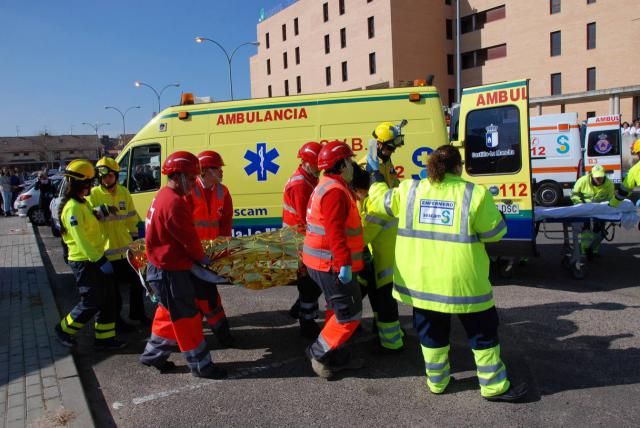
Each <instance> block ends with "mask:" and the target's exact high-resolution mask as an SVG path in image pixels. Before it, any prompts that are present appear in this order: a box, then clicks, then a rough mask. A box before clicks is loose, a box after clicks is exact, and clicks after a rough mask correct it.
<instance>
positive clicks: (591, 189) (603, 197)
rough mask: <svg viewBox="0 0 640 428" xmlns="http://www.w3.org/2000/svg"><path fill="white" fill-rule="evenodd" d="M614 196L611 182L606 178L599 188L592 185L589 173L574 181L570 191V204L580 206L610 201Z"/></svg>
mask: <svg viewBox="0 0 640 428" xmlns="http://www.w3.org/2000/svg"><path fill="white" fill-rule="evenodd" d="M614 194H615V190H614V188H613V182H612V181H611V180H609V179H608V178H607V177H605V178H604V181H603V182H602V184H601V185H600V186H596V185H595V184H593V181H592V180H591V173H589V174H587V175H584V176H582V177H580V178H579V179H578V181H576V184H575V185H574V186H573V190H572V191H571V202H573V203H574V204H580V203H582V202H605V201H609V200H611V198H613V196H614Z"/></svg>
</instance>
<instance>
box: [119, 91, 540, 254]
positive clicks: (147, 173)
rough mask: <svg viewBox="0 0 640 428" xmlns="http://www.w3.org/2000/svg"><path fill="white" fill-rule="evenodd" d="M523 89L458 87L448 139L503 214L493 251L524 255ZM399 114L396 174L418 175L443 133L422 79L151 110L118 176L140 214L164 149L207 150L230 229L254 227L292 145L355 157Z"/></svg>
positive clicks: (292, 164)
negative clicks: (323, 146) (502, 232)
mask: <svg viewBox="0 0 640 428" xmlns="http://www.w3.org/2000/svg"><path fill="white" fill-rule="evenodd" d="M527 94H528V84H527V81H515V82H506V83H501V84H496V85H488V86H483V87H476V88H468V89H465V90H464V91H463V96H462V102H461V109H460V111H459V117H457V118H456V124H455V129H456V130H457V134H458V135H456V136H455V138H453V140H454V141H452V143H453V144H454V145H455V146H457V147H459V148H460V150H461V151H462V152H463V158H464V159H465V173H464V174H465V178H466V179H468V180H469V181H472V182H474V183H478V184H482V185H485V186H486V187H487V188H488V189H489V190H490V191H491V193H492V194H493V196H494V198H495V200H496V204H497V205H498V208H499V209H500V210H501V211H502V212H503V213H504V215H505V217H506V220H507V224H508V230H509V231H508V233H507V236H506V238H505V240H504V244H501V246H500V247H496V248H494V249H493V251H492V253H493V254H495V255H509V256H518V255H529V254H531V252H532V250H533V248H534V247H533V242H534V234H533V202H532V193H531V160H530V155H529V116H528V97H527ZM185 98H188V97H185ZM403 119H406V120H407V121H408V124H407V125H406V126H405V127H404V128H403V132H404V135H405V145H404V146H403V147H401V148H399V149H398V150H396V152H395V153H394V155H393V162H394V165H395V167H396V170H397V173H398V178H400V179H401V180H402V179H407V178H413V179H421V178H425V177H426V175H427V172H426V169H425V162H426V157H427V155H428V154H429V153H431V152H432V151H433V149H435V148H437V147H439V146H441V145H443V144H447V143H448V142H449V139H448V136H447V126H446V123H445V118H444V113H443V109H442V102H441V100H440V96H439V94H438V92H437V89H436V88H435V87H432V86H413V87H406V88H393V89H381V90H367V91H350V92H335V93H327V94H313V95H300V96H293V97H282V98H266V99H249V100H241V101H228V102H216V103H206V104H190V103H188V102H183V105H178V106H173V107H170V108H168V109H166V110H164V111H163V112H161V113H160V114H159V115H157V116H156V117H155V118H154V119H153V120H151V122H149V123H148V124H147V125H146V126H145V127H144V128H143V129H142V130H140V132H138V134H137V135H136V136H135V137H134V138H133V140H132V141H131V142H130V143H129V144H128V145H127V146H126V147H125V149H124V150H123V151H122V152H121V153H120V155H119V156H118V158H117V160H118V162H119V164H120V167H121V172H120V177H119V180H120V183H121V184H123V185H124V186H126V187H127V188H128V189H129V190H130V192H131V195H132V197H133V200H134V203H135V205H136V208H137V210H138V212H139V214H140V216H141V217H142V218H144V217H146V212H147V209H148V207H149V205H150V203H151V200H152V199H153V197H154V195H155V193H156V192H157V191H158V189H160V187H161V186H163V185H164V184H165V182H166V177H164V176H162V175H161V173H160V169H161V165H162V161H163V160H164V159H165V158H166V156H167V155H168V154H169V153H172V152H174V151H177V150H188V151H190V152H192V153H194V154H197V153H199V152H201V151H203V150H215V151H217V152H218V153H220V154H221V155H222V157H223V159H224V162H225V164H226V166H225V168H224V183H225V184H226V185H227V186H228V188H229V191H230V193H231V195H232V197H233V204H234V219H233V236H243V235H250V234H255V233H261V232H264V231H270V230H274V229H277V228H280V227H281V226H282V191H283V189H284V186H285V183H286V182H287V179H288V178H289V177H290V176H291V174H292V173H293V172H294V170H295V169H296V167H297V166H298V163H299V160H298V159H297V157H296V156H297V152H298V149H299V148H300V146H301V145H302V144H304V143H306V142H308V141H318V142H328V141H333V140H341V141H345V142H346V143H348V144H349V145H350V146H351V147H352V149H353V151H354V152H355V155H356V159H360V158H362V157H363V156H364V155H365V151H366V150H367V148H368V141H369V140H370V139H371V132H372V131H373V129H374V128H375V127H376V125H378V124H379V123H380V122H386V121H389V122H393V123H398V122H400V121H401V120H403ZM452 125H453V122H452Z"/></svg>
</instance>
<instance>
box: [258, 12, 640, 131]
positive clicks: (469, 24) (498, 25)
mask: <svg viewBox="0 0 640 428" xmlns="http://www.w3.org/2000/svg"><path fill="white" fill-rule="evenodd" d="M283 5H284V6H286V7H280V8H278V9H275V10H273V11H270V12H268V13H267V14H266V15H265V16H264V19H262V20H261V22H259V23H258V25H257V40H258V41H259V42H260V46H259V48H258V52H257V54H256V55H254V56H253V57H252V58H251V62H250V67H251V95H252V97H254V98H261V97H269V96H283V95H295V94H299V93H314V92H332V91H342V90H355V89H364V88H380V87H395V86H400V85H402V84H404V82H407V81H412V80H414V79H418V78H425V77H426V76H427V75H429V74H433V75H434V76H435V85H436V86H437V87H438V88H439V90H440V94H441V96H442V100H443V102H444V103H451V102H453V101H454V100H455V30H456V28H455V0H324V1H323V0H288V1H286V2H284V3H283ZM460 9H461V14H460V15H461V24H460V30H461V38H460V42H461V53H462V54H461V66H462V67H461V68H462V75H461V78H462V86H463V87H468V86H474V85H479V84H484V83H492V82H498V81H504V80H513V79H519V78H529V79H530V98H531V106H532V113H533V114H542V113H555V112H561V111H567V112H569V111H575V112H578V114H579V116H580V117H581V118H584V117H586V116H589V115H595V114H598V115H600V114H608V113H621V114H622V116H623V119H626V120H630V119H631V118H632V117H633V118H635V117H638V116H639V115H640V81H638V77H637V76H640V61H638V60H637V59H636V58H634V54H633V52H634V49H635V47H634V43H635V42H637V41H638V40H640V1H638V0H536V1H535V2H532V1H521V0H460Z"/></svg>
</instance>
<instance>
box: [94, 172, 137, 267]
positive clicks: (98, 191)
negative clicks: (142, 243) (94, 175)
mask: <svg viewBox="0 0 640 428" xmlns="http://www.w3.org/2000/svg"><path fill="white" fill-rule="evenodd" d="M89 199H90V200H91V204H92V205H93V206H96V207H97V206H98V205H107V206H113V207H116V209H117V210H118V211H117V213H116V214H109V215H108V216H106V217H104V218H103V219H102V220H100V223H101V224H102V230H103V233H104V236H105V238H106V242H105V247H104V255H105V256H107V258H108V259H109V260H111V261H114V260H120V259H123V258H124V257H126V255H127V248H129V244H130V243H131V242H132V241H133V238H132V236H131V235H134V236H136V235H137V233H138V222H139V221H140V218H139V217H138V213H137V212H136V208H135V207H134V205H133V200H132V199H131V194H130V193H129V191H128V190H127V189H126V188H125V187H124V186H121V185H120V184H116V190H115V192H114V193H113V194H112V193H110V192H109V191H108V190H107V189H106V188H104V187H102V186H96V187H94V188H93V189H91V195H90V196H89Z"/></svg>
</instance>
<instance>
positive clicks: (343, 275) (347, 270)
mask: <svg viewBox="0 0 640 428" xmlns="http://www.w3.org/2000/svg"><path fill="white" fill-rule="evenodd" d="M338 279H339V280H340V282H341V283H343V284H348V283H350V282H351V279H352V275H351V266H342V267H341V268H340V273H339V274H338Z"/></svg>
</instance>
